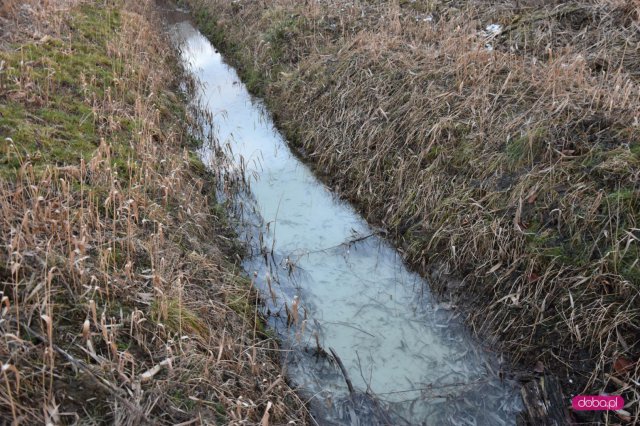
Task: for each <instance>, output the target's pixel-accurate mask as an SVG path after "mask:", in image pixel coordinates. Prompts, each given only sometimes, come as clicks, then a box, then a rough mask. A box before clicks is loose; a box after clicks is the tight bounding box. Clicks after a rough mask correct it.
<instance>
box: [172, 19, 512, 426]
mask: <svg viewBox="0 0 640 426" xmlns="http://www.w3.org/2000/svg"><path fill="white" fill-rule="evenodd" d="M174 17H175V15H174ZM174 21H177V22H175V23H173V24H172V28H173V30H174V33H175V36H176V40H177V41H178V42H179V43H180V46H181V49H182V59H183V61H184V64H185V66H186V68H187V69H188V70H189V71H190V72H192V73H193V75H194V76H195V77H196V78H197V79H198V80H199V81H200V82H201V83H202V84H201V85H200V86H199V88H198V89H197V98H198V99H197V101H198V102H199V103H200V104H201V106H202V107H204V108H205V109H206V110H208V111H209V112H210V113H211V114H212V116H213V132H214V133H215V135H216V138H217V140H218V143H219V145H220V146H227V147H229V148H230V149H231V150H232V152H233V154H232V158H233V163H234V165H235V168H236V169H241V170H243V171H244V173H245V175H246V176H247V180H248V181H249V184H250V185H249V189H247V192H246V193H245V194H244V195H241V196H237V197H231V198H229V199H228V202H229V203H230V204H231V208H232V211H233V212H235V214H236V219H237V221H236V222H237V231H238V233H239V234H240V236H241V237H242V238H244V239H246V241H247V242H248V248H249V251H250V252H251V255H250V256H248V258H247V259H246V260H245V263H244V267H245V269H246V271H247V272H248V273H249V274H250V275H251V276H255V285H256V286H257V287H258V288H259V289H260V290H261V291H262V292H263V295H264V296H265V297H264V299H265V300H266V303H265V304H266V307H265V313H266V314H267V315H268V316H269V322H270V325H271V326H272V327H273V328H274V329H275V330H276V331H277V332H278V334H279V335H280V337H281V338H282V339H283V346H284V347H285V348H287V349H289V351H288V352H285V355H284V356H283V358H284V359H283V362H284V366H285V368H286V372H287V376H288V378H289V380H290V381H291V382H292V383H293V384H294V385H295V386H297V387H298V388H299V391H300V393H301V395H303V397H305V398H307V399H309V400H310V406H311V408H312V413H313V414H314V417H315V418H316V420H317V421H318V422H319V423H321V424H375V423H378V424H379V423H388V422H392V423H396V424H407V423H408V424H430V425H431V424H437V425H440V424H465V425H466V424H469V425H473V424H478V425H500V424H515V413H516V412H517V411H519V408H520V402H519V398H518V397H517V392H516V391H515V388H514V387H513V386H512V385H511V384H508V383H504V382H501V381H500V380H499V379H498V378H497V375H496V372H497V370H498V369H499V362H498V361H497V356H496V355H495V354H492V353H490V352H489V351H488V348H486V347H482V346H481V344H480V343H479V342H477V341H476V340H474V339H473V338H472V337H471V336H470V335H469V332H468V331H467V330H466V328H465V327H464V326H463V325H462V323H461V321H460V320H459V319H457V318H456V317H455V313H454V312H451V311H450V310H448V309H446V308H445V307H444V305H445V304H438V303H437V302H436V301H435V300H434V299H433V297H432V296H431V295H430V293H429V290H428V285H427V283H426V282H425V281H424V280H423V279H421V278H420V277H419V276H418V275H416V274H415V273H412V272H411V271H409V270H408V269H407V268H406V266H405V265H404V264H403V262H402V259H401V258H400V257H399V255H398V253H397V252H396V251H395V250H394V249H393V247H391V246H390V245H389V244H388V243H386V242H385V241H384V240H382V239H381V238H379V237H378V236H376V235H373V234H375V231H374V230H373V229H372V228H371V227H369V226H368V225H367V223H366V221H364V220H363V219H362V217H361V216H360V215H359V214H358V213H357V212H356V211H355V210H354V209H353V208H352V207H351V206H350V205H349V204H347V203H344V202H342V201H340V200H339V199H338V198H337V197H336V196H335V195H334V194H332V192H331V191H330V190H329V189H327V188H326V187H324V186H323V185H322V184H321V183H320V182H319V181H318V179H317V178H316V177H315V176H314V175H313V173H312V172H311V171H310V170H309V169H308V168H307V166H305V165H304V164H303V163H302V162H300V161H299V160H298V159H297V158H296V157H295V156H294V155H293V154H292V153H291V151H290V150H289V148H288V146H287V144H286V141H285V140H284V139H283V137H282V135H281V134H280V133H279V132H278V131H277V130H276V129H275V128H274V125H273V122H272V120H271V117H270V115H269V114H268V112H267V111H266V110H265V108H264V106H263V104H262V103H261V102H260V101H259V100H256V99H254V98H252V97H251V95H250V94H249V93H248V92H247V89H246V88H245V86H244V85H243V84H242V82H241V81H240V79H239V78H238V75H237V74H236V72H235V70H234V69H233V68H231V67H229V66H228V65H227V64H225V62H224V59H223V57H222V56H221V54H220V53H219V52H218V51H217V50H216V49H215V48H214V47H213V46H212V45H211V44H210V43H209V41H208V40H207V39H206V38H205V37H203V36H202V35H201V34H200V33H199V32H198V31H197V30H196V29H195V28H194V27H193V26H192V24H191V23H190V22H189V21H188V20H187V19H186V15H185V16H183V17H182V19H177V20H176V19H174ZM202 155H203V159H205V160H206V161H211V160H213V158H214V157H215V156H216V155H215V154H214V151H213V150H211V149H210V148H205V149H204V150H203V152H202ZM365 237H366V238H365ZM354 240H359V241H355V242H354ZM285 305H286V308H285ZM296 305H297V306H298V309H297V312H298V319H297V321H294V322H295V323H294V324H292V325H290V326H288V325H287V317H288V316H289V318H291V319H293V317H294V315H293V311H294V310H295V306H296ZM287 310H288V311H289V315H287ZM316 338H317V339H316ZM316 342H319V343H320V346H321V347H322V348H324V350H326V351H327V352H329V348H333V349H334V350H335V352H336V354H337V355H338V356H339V358H341V360H342V361H343V363H344V365H345V367H346V369H347V371H348V375H349V376H350V378H351V380H352V382H353V385H354V387H355V388H356V390H357V391H358V392H359V395H362V394H364V393H366V392H369V394H372V395H375V396H376V399H375V400H377V401H379V403H378V405H379V406H380V407H383V408H384V410H385V411H386V412H387V413H388V415H389V417H387V418H386V420H385V419H382V420H381V419H380V418H379V417H377V416H375V415H371V413H370V412H367V410H362V409H358V408H357V404H354V403H353V402H352V399H350V398H349V392H348V390H347V387H346V384H345V380H344V377H343V375H342V374H341V372H340V370H339V369H338V368H337V366H336V363H335V362H332V360H331V357H330V356H326V355H324V354H322V353H321V354H318V353H317V343H316ZM321 352H322V351H321ZM354 399H355V398H354ZM360 399H361V400H364V404H365V405H366V404H369V403H372V402H371V401H374V399H372V398H360ZM372 404H374V405H375V403H372ZM354 407H356V408H354ZM389 419H391V420H389Z"/></svg>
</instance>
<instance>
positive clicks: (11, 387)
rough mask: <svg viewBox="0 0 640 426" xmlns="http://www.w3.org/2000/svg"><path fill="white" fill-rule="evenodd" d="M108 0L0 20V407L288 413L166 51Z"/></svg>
mask: <svg viewBox="0 0 640 426" xmlns="http://www.w3.org/2000/svg"><path fill="white" fill-rule="evenodd" d="M111 3H112V5H111V6H106V5H97V4H95V3H92V4H89V3H87V4H84V5H71V4H69V3H65V2H50V4H47V3H45V4H36V5H34V6H32V7H30V8H22V9H20V10H19V11H14V12H11V13H14V14H13V15H11V14H10V13H9V18H7V21H6V22H9V23H13V24H12V25H14V24H17V25H19V26H15V27H13V30H15V31H12V29H11V28H9V27H5V28H4V30H5V32H4V33H3V35H2V37H3V39H2V44H1V46H2V49H1V50H0V63H1V64H2V65H0V137H1V139H2V142H0V147H1V152H2V154H1V157H2V160H1V161H0V176H2V180H0V206H1V208H0V238H1V241H2V245H1V246H0V286H1V287H0V290H1V291H2V293H1V298H2V300H1V303H2V307H1V311H0V330H1V333H0V363H1V365H2V368H1V372H2V375H1V376H0V418H3V419H5V420H7V421H13V422H14V424H45V423H46V424H58V423H75V422H78V423H83V424H95V423H115V424H132V425H133V424H142V423H147V424H177V423H181V422H188V424H218V423H220V424H256V423H259V422H261V421H262V422H263V424H269V423H270V422H273V423H286V422H287V421H290V420H294V421H296V422H299V423H304V422H305V419H306V415H305V411H304V408H303V406H302V404H301V402H300V401H299V400H298V398H297V397H296V395H295V394H294V393H293V392H292V391H291V390H290V389H289V387H288V386H287V384H286V383H285V381H284V379H283V377H282V376H281V371H280V367H279V364H278V359H277V356H275V355H274V354H276V353H277V345H276V343H275V342H274V341H273V340H271V339H269V338H267V336H266V335H265V334H264V331H263V330H262V325H261V324H262V323H261V320H260V319H259V318H258V317H257V310H256V303H257V300H256V297H255V293H254V291H253V289H252V288H251V285H250V282H249V281H248V280H247V279H245V278H243V277H242V276H241V275H240V272H239V271H238V269H237V267H236V266H234V263H232V261H231V256H230V254H231V250H232V244H231V243H230V239H229V235H228V231H226V230H225V229H226V227H225V224H224V221H223V219H222V218H221V217H219V215H218V213H216V212H217V211H218V209H217V208H216V205H215V199H214V193H213V192H211V191H212V190H211V188H214V187H215V182H214V181H213V175H211V174H209V173H207V172H204V169H203V166H202V164H201V163H199V161H198V160H197V158H196V157H195V155H194V154H192V153H191V152H190V151H189V143H190V138H189V136H188V130H187V127H186V124H185V122H184V120H185V118H186V112H185V107H184V100H183V99H182V98H181V97H180V95H177V94H176V93H177V92H176V91H175V88H176V87H177V86H176V83H177V82H176V79H177V77H176V75H181V74H180V70H179V69H178V68H177V63H176V61H175V57H176V52H175V51H174V50H172V49H171V48H170V47H169V45H168V43H167V41H166V40H165V38H164V36H163V35H162V34H161V33H160V32H159V31H158V28H160V27H161V24H160V23H159V22H158V21H157V20H156V18H154V17H153V16H152V13H151V11H150V4H148V3H147V2H144V3H140V2H130V3H127V4H125V3H123V2H116V3H115V5H114V4H113V2H111ZM29 26H31V27H29ZM28 28H30V29H28ZM34 28H37V29H38V33H37V36H36V37H35V39H33V38H32V37H33V35H34V34H36V32H35V31H32V30H33V29H34ZM21 34H22V35H21ZM238 300H242V301H243V304H242V306H243V307H244V308H243V309H238V308H237V306H239V305H238ZM232 305H233V306H234V308H235V310H234V309H232V308H231V306H232Z"/></svg>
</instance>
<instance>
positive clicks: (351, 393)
mask: <svg viewBox="0 0 640 426" xmlns="http://www.w3.org/2000/svg"><path fill="white" fill-rule="evenodd" d="M329 350H330V351H331V355H333V359H335V360H336V362H337V363H338V367H340V371H342V375H343V376H344V381H345V382H347V388H349V394H350V395H352V396H353V394H354V393H355V392H356V391H355V390H354V389H353V384H351V379H350V378H349V373H347V369H346V368H345V367H344V364H343V363H342V360H341V359H340V357H339V356H338V354H337V353H336V351H334V350H333V348H331V347H330V348H329Z"/></svg>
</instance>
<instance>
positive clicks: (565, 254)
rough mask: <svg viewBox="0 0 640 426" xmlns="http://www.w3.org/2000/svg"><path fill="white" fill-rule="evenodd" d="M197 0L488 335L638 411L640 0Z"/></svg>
mask: <svg viewBox="0 0 640 426" xmlns="http://www.w3.org/2000/svg"><path fill="white" fill-rule="evenodd" d="M192 4H194V5H195V8H196V15H197V16H199V17H200V21H201V22H202V24H203V25H202V26H203V28H204V29H205V30H207V31H208V32H209V34H210V36H211V37H212V38H214V41H215V42H216V43H217V44H219V46H220V47H221V48H223V49H224V50H225V51H226V52H227V54H228V56H229V58H230V59H231V61H232V62H233V63H234V64H235V65H237V66H238V67H239V68H240V70H241V72H242V74H243V76H244V79H245V81H246V82H247V83H248V85H249V87H250V88H252V89H253V90H254V91H255V92H256V93H258V94H261V95H263V96H265V98H266V100H267V102H268V103H269V105H270V107H271V109H272V111H273V112H274V114H275V116H276V119H277V121H278V122H279V124H280V126H281V127H282V128H283V130H284V131H285V132H286V133H287V135H288V136H289V139H290V140H291V141H292V142H293V143H294V144H296V145H297V146H299V147H300V148H302V149H303V152H304V155H305V157H306V158H308V159H309V160H311V162H312V163H313V164H315V165H316V166H317V169H318V171H319V172H320V173H321V174H324V175H325V176H326V179H327V180H329V181H330V182H331V183H332V184H333V185H334V186H335V187H336V188H337V189H338V190H340V191H341V193H342V194H343V195H344V196H345V197H346V198H348V199H351V200H353V201H355V202H356V203H357V204H358V205H359V206H360V208H361V209H362V210H363V212H364V213H365V214H366V216H367V217H368V218H369V219H370V220H372V221H374V222H377V223H379V224H382V225H384V226H386V227H387V228H388V229H389V230H390V231H391V233H392V235H394V238H395V239H396V241H397V243H398V245H399V246H400V248H401V250H402V252H403V253H404V254H405V256H406V258H407V259H408V261H410V262H411V263H412V264H414V265H416V266H417V267H419V268H420V269H422V270H423V271H425V272H432V273H431V276H432V278H433V285H434V287H435V288H436V289H437V290H439V291H440V292H441V293H444V294H447V295H449V296H450V297H453V298H455V299H456V300H457V301H463V302H465V303H466V305H467V306H470V307H471V308H472V309H469V310H468V313H469V317H468V318H469V322H470V324H471V325H472V327H473V328H474V329H475V330H476V331H477V332H478V333H479V334H483V335H485V336H486V335H492V336H495V337H496V338H497V340H498V341H499V342H500V343H501V347H502V348H503V349H504V350H506V351H507V352H508V353H510V354H511V355H512V359H513V360H514V362H515V363H516V364H517V363H518V362H520V364H519V365H521V366H524V367H525V368H532V366H533V365H534V363H535V362H536V361H537V360H540V361H542V362H543V363H544V364H545V365H546V366H547V367H548V368H551V369H552V370H553V371H554V372H556V373H557V374H559V375H560V377H561V379H562V380H563V382H564V384H565V386H566V389H567V392H568V393H569V392H579V391H589V392H599V391H607V392H615V393H622V394H624V395H625V397H626V398H627V401H630V403H629V405H628V408H627V409H628V410H630V411H631V412H632V413H633V414H632V415H631V417H632V418H633V419H634V421H635V422H638V416H639V411H638V399H639V398H638V392H640V388H639V387H638V386H639V385H638V383H639V382H640V376H639V374H640V362H639V358H640V261H639V260H638V259H639V255H640V246H639V240H640V231H639V229H640V227H639V224H638V218H639V217H640V216H639V215H640V197H639V195H640V186H639V185H640V184H639V182H640V124H639V120H640V113H639V111H640V90H639V86H638V78H639V77H640V51H639V46H640V36H639V34H640V32H638V26H639V25H640V20H639V19H640V5H639V3H638V2H637V1H624V0H612V1H600V2H595V1H594V2H591V1H578V2H568V3H556V2H539V1H519V2H510V1H501V2H483V1H472V2H437V1H436V2H422V1H416V2H410V1H400V2H398V1H392V2H376V1H373V2H372V1H355V2H354V1H342V0H331V1H313V0H312V1H309V2H296V1H288V0H273V1H267V2H264V1H260V2H258V1H241V2H223V1H216V0H202V1H200V0H198V1H193V2H192ZM489 24H500V25H501V26H502V31H501V32H500V33H499V34H491V33H490V32H487V31H486V27H487V26H488V25H489ZM488 46H490V48H487V47H488ZM449 274H452V275H454V276H457V277H458V278H460V279H461V281H460V285H458V286H455V287H453V286H446V285H444V282H445V281H444V280H442V279H441V278H442V276H443V275H449ZM620 359H623V360H626V361H629V362H630V363H631V364H632V365H633V368H632V369H630V370H625V371H624V372H622V373H621V372H620V371H619V370H617V369H616V368H614V363H615V362H616V361H617V360H620ZM631 370H633V371H631ZM611 377H614V379H615V380H614V379H611Z"/></svg>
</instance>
